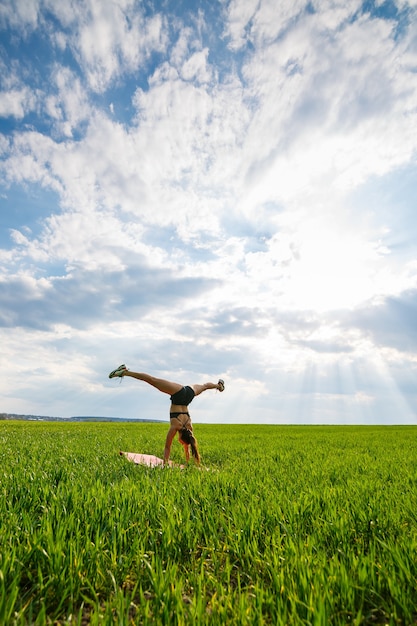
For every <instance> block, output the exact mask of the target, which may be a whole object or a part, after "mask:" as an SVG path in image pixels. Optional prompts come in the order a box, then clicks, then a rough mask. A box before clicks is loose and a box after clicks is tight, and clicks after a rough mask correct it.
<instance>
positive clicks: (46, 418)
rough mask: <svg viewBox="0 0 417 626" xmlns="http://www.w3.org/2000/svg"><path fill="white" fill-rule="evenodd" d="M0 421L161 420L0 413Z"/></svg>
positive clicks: (150, 420)
mask: <svg viewBox="0 0 417 626" xmlns="http://www.w3.org/2000/svg"><path fill="white" fill-rule="evenodd" d="M0 420H27V421H32V422H33V421H39V422H159V421H162V420H152V419H140V418H134V417H132V418H128V417H126V418H125V417H88V416H85V417H84V416H78V417H51V416H48V415H17V414H16V413H0Z"/></svg>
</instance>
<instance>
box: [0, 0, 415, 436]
mask: <svg viewBox="0 0 417 626" xmlns="http://www.w3.org/2000/svg"><path fill="white" fill-rule="evenodd" d="M416 103H417V2H416V0H412V1H411V0H410V1H408V2H407V1H406V0H395V1H389V2H380V1H379V0H374V1H372V2H360V1H359V0H351V1H350V2H347V3H346V2H345V1H344V0H314V1H311V2H306V1H304V0H284V1H283V2H279V3H278V2H276V1H275V0H231V1H227V0H219V1H217V2H214V1H213V2H212V1H209V0H200V1H199V2H195V1H193V2H191V1H183V2H179V1H175V2H174V1H169V0H165V1H162V0H161V1H160V2H152V1H148V2H138V1H136V0H113V1H111V0H109V1H108V2H102V1H101V0H84V1H82V2H81V1H80V0H72V2H67V3H63V2H59V3H57V2H55V1H53V0H25V1H23V0H13V1H11V0H10V1H7V0H6V1H3V2H2V3H1V6H0V132H1V135H0V155H1V159H0V207H1V213H0V226H1V229H0V333H1V346H2V348H1V357H0V358H1V370H2V376H1V381H0V389H1V392H0V393H1V396H0V400H1V402H0V411H4V412H10V413H32V414H38V415H53V416H62V417H70V416H76V415H99V416H119V417H138V418H149V419H165V418H166V417H167V413H168V404H169V402H168V399H167V397H166V396H163V395H162V394H158V393H157V392H156V391H155V390H153V389H151V388H150V387H148V386H146V385H145V384H140V383H137V382H136V381H133V380H131V379H126V380H123V381H122V384H120V385H119V383H118V381H114V380H113V381H111V380H109V379H108V378H107V376H108V373H109V371H110V370H112V369H114V368H115V367H117V366H118V365H119V364H120V363H126V364H127V366H128V367H129V368H130V369H133V370H136V371H145V372H149V373H153V374H155V375H157V376H161V377H165V378H168V379H171V380H175V381H178V382H182V383H184V384H192V383H196V382H205V381H207V380H213V381H217V379H218V378H219V377H222V378H224V379H225V381H226V392H225V393H224V394H219V393H215V392H212V393H209V392H208V393H206V394H204V395H203V396H201V397H200V398H198V399H197V400H196V401H195V403H194V404H193V405H192V409H193V411H192V416H193V419H194V421H196V422H211V423H216V422H223V423H229V422H230V423H234V422H236V423H238V422H248V423H256V422H262V423H317V424H323V423H333V424H338V423H341V424H345V423H346V424H350V423H352V424H391V423H404V424H414V423H417V393H416V382H417V322H416V307H417V224H416V220H417V216H416V208H417V206H416V197H417V194H416V190H417V105H416Z"/></svg>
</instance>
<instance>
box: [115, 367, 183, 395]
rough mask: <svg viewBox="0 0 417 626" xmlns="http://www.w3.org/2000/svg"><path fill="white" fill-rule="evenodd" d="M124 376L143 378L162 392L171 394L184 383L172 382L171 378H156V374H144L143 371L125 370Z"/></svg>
mask: <svg viewBox="0 0 417 626" xmlns="http://www.w3.org/2000/svg"><path fill="white" fill-rule="evenodd" d="M123 376H130V377H131V378H136V379H137V380H143V381H144V382H145V383H148V384H149V385H152V387H156V389H158V390H159V391H162V393H167V394H169V395H170V396H172V395H173V394H174V393H176V392H177V391H179V390H180V389H182V387H183V385H180V384H179V383H172V382H170V381H169V380H164V379H163V378H155V376H151V375H150V374H144V373H143V372H131V371H130V370H126V371H125V372H123Z"/></svg>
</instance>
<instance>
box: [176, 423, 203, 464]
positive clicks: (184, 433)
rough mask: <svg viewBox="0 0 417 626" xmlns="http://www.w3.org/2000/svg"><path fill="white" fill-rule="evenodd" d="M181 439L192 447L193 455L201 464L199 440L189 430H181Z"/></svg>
mask: <svg viewBox="0 0 417 626" xmlns="http://www.w3.org/2000/svg"><path fill="white" fill-rule="evenodd" d="M180 439H181V441H183V442H184V443H186V444H187V445H189V446H191V453H192V455H193V457H194V458H195V460H196V461H197V463H200V453H199V451H198V445H197V439H196V438H195V437H194V435H193V432H192V431H191V430H190V429H189V428H181V430H180Z"/></svg>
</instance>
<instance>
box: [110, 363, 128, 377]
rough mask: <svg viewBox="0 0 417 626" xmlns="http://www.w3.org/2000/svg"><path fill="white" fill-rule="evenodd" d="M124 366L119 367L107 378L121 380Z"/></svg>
mask: <svg viewBox="0 0 417 626" xmlns="http://www.w3.org/2000/svg"><path fill="white" fill-rule="evenodd" d="M126 370H127V367H126V365H119V367H118V368H117V369H115V370H113V371H112V372H110V374H109V378H121V377H122V376H123V372H126Z"/></svg>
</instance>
